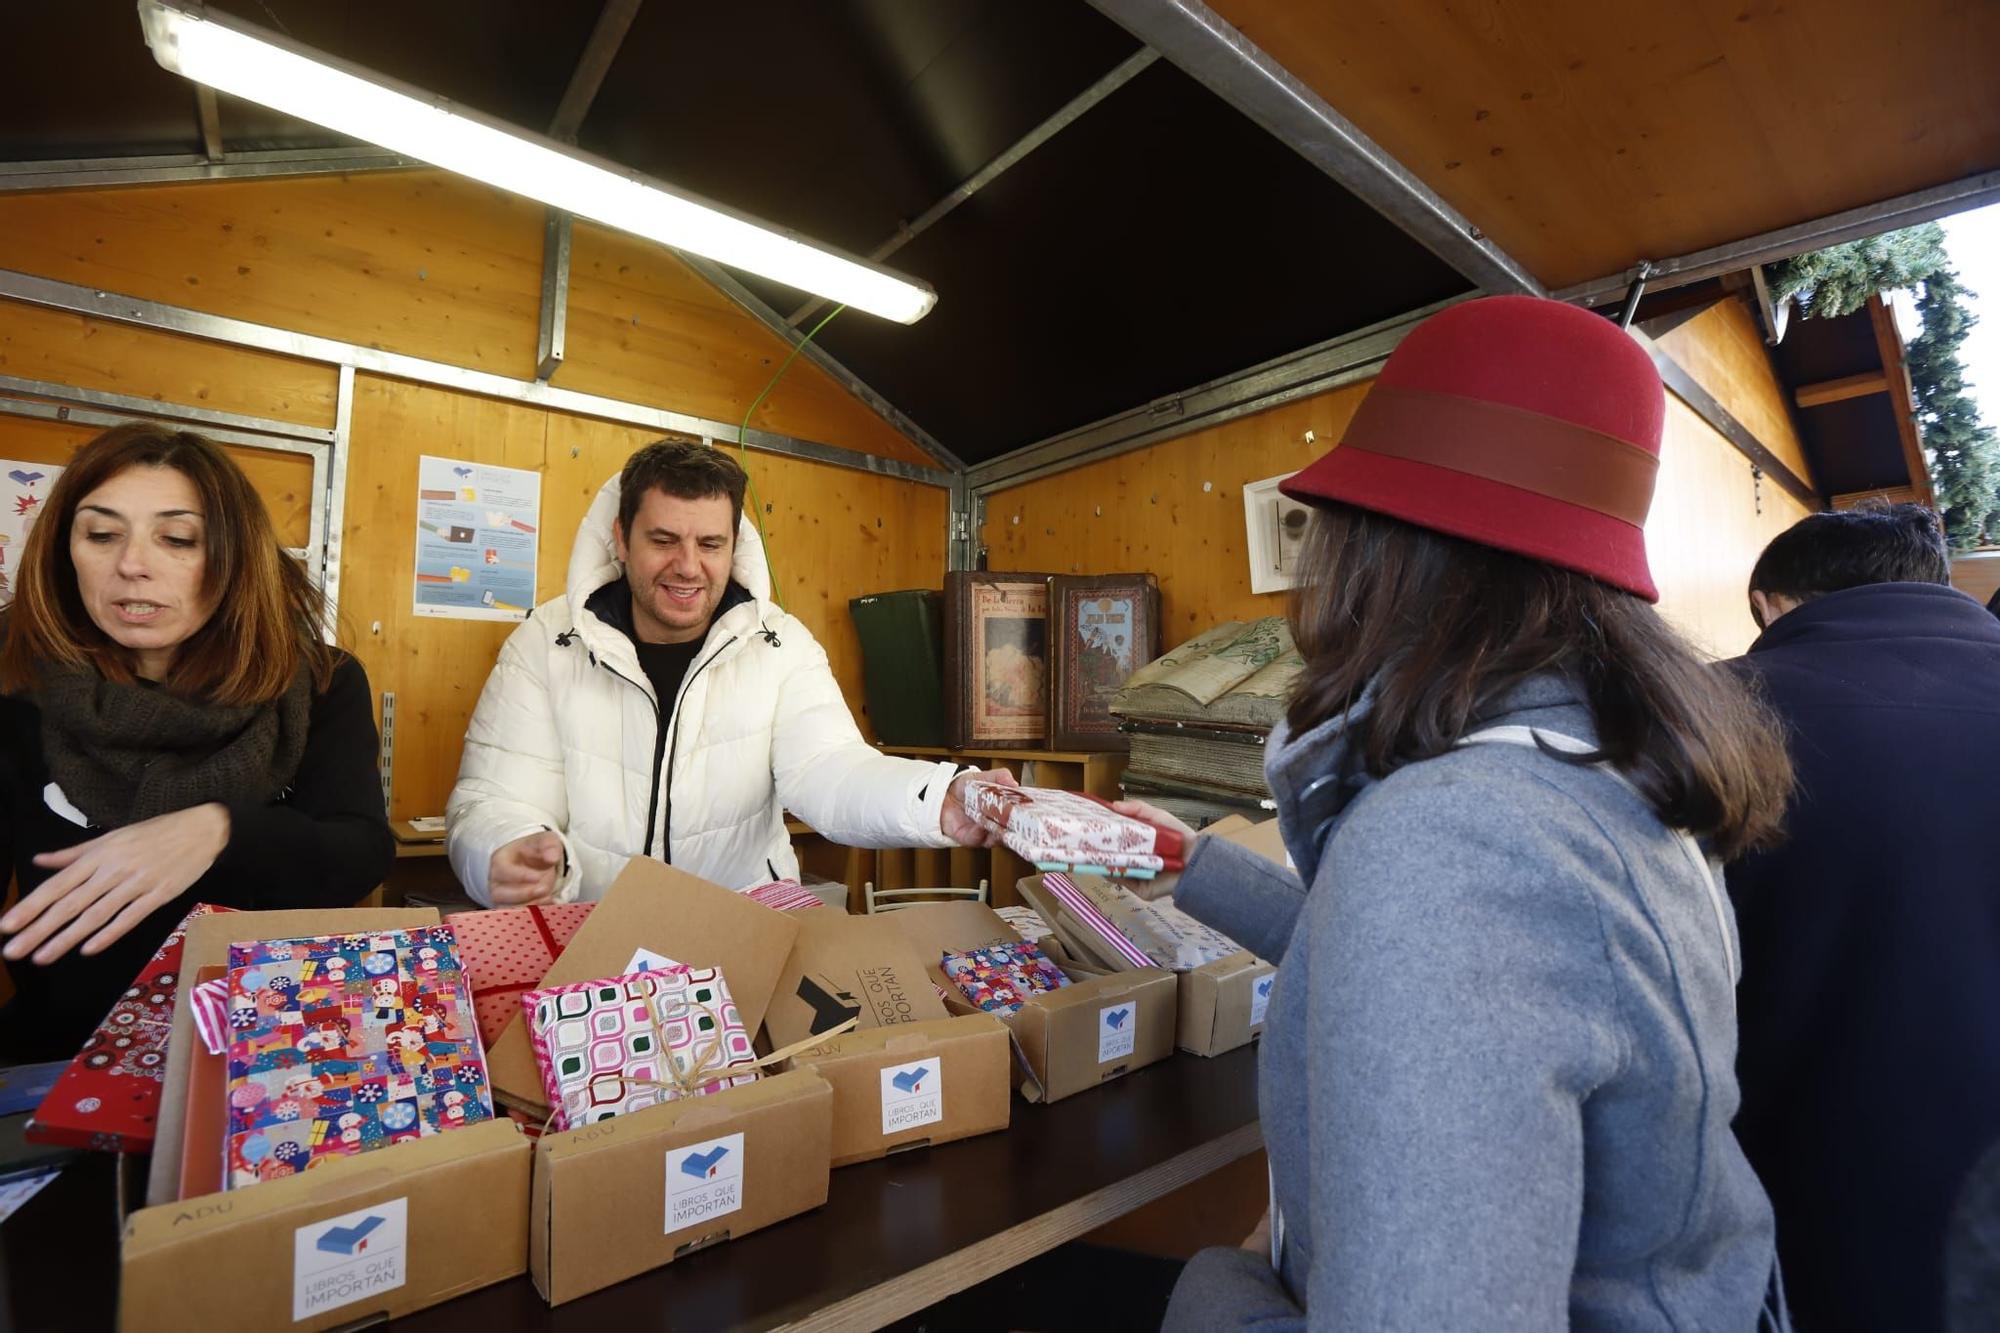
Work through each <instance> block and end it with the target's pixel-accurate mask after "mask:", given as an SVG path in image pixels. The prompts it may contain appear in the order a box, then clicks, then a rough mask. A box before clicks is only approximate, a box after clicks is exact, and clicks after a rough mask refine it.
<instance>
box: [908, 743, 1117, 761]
mask: <svg viewBox="0 0 2000 1333" xmlns="http://www.w3.org/2000/svg"><path fill="white" fill-rule="evenodd" d="M882 753H883V754H894V755H907V756H909V757H911V758H919V759H924V758H933V757H935V758H939V759H1021V760H1029V759H1040V760H1043V761H1045V762H1048V763H1056V764H1090V763H1097V762H1100V761H1103V760H1110V759H1119V760H1123V759H1125V758H1126V757H1127V756H1126V752H1125V751H1123V750H1010V749H1007V748H1006V747H1004V746H998V745H984V746H981V745H973V746H967V747H965V748H963V749H953V748H952V747H950V746H944V745H885V746H883V747H882Z"/></svg>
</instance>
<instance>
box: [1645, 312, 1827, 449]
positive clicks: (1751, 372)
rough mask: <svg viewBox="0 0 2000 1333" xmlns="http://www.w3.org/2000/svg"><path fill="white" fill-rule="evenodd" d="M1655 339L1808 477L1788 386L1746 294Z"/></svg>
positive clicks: (1734, 414) (1699, 381)
mask: <svg viewBox="0 0 2000 1333" xmlns="http://www.w3.org/2000/svg"><path fill="white" fill-rule="evenodd" d="M1659 343H1660V349H1661V350H1662V351H1664V352H1665V353H1666V354H1667V355H1668V356H1670V357H1672V358H1673V359H1674V360H1675V361H1678V362H1679V363H1680V364H1681V367H1682V368H1683V369H1684V370H1686V371H1687V373H1688V374H1689V375H1690V376H1692V377H1693V378H1694V382H1695V383H1697V384H1699V385H1701V386H1702V387H1703V388H1704V389H1707V390H1708V391H1709V393H1711V394H1713V395H1714V396H1715V400H1716V401H1717V402H1719V403H1721V404H1722V405H1723V406H1724V407H1725V408H1727V409H1729V415H1731V416H1733V417H1735V418H1736V419H1737V420H1738V421H1740V422H1742V423H1743V424H1744V425H1745V426H1748V427H1749V428H1750V433H1751V434H1752V435H1755V436H1756V437H1757V438H1758V439H1760V440H1762V441H1763V442H1764V447H1765V448H1767V449H1769V450H1770V451H1771V453H1772V454H1773V455H1775V456H1776V457H1777V458H1778V459H1779V460H1780V461H1781V462H1783V463H1784V465H1785V466H1786V467H1788V468H1790V469H1791V470H1792V471H1794V472H1796V473H1798V475H1799V476H1800V477H1801V478H1803V479H1805V480H1807V481H1810V480H1811V479H1812V464H1811V463H1810V462H1808V461H1807V460H1806V448H1805V442H1804V441H1802V440H1801V439H1800V438H1799V430H1798V419H1797V417H1796V416H1795V415H1794V414H1793V412H1792V407H1791V391H1790V390H1788V389H1787V388H1785V386H1784V385H1783V384H1782V383H1780V382H1779V380H1778V372H1777V370H1776V369H1775V368H1774V367H1773V366H1772V365H1771V355H1770V352H1769V351H1768V350H1767V349H1766V347H1765V345H1764V330H1763V328H1762V327H1761V326H1760V324H1759V323H1758V319H1757V314H1756V312H1755V311H1753V310H1752V309H1751V308H1750V303H1749V302H1748V301H1747V300H1745V299H1744V298H1743V297H1741V296H1728V297H1724V298H1723V299H1722V300H1721V301H1718V302H1717V303H1716V304H1714V305H1712V306H1710V307H1709V308H1708V309H1706V310H1704V311H1702V312H1701V313H1700V314H1699V315H1696V316H1695V317H1694V318H1693V319H1691V320H1689V321H1687V323H1685V324H1682V325H1681V326H1680V327H1679V328H1676V329H1674V330H1672V331H1671V332H1669V333H1667V334H1665V335H1663V336H1662V337H1661V338H1660V340H1659Z"/></svg>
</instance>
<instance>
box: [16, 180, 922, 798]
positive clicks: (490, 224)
mask: <svg viewBox="0 0 2000 1333" xmlns="http://www.w3.org/2000/svg"><path fill="white" fill-rule="evenodd" d="M541 234H542V222H541V213H540V210H539V209H538V208H533V207H530V206H529V205H527V204H524V203H522V202H521V201H519V200H515V199H512V198H510V197H509V196H506V195H502V194H498V193H496V192H493V191H490V190H487V189H485V188H483V187H480V186H476V185H472V184H469V183H466V182H461V181H455V180H452V179H451V178H449V177H444V176H441V175H438V174H436V173H429V172H411V173H396V174H381V175H370V176H357V177H351V178H331V179H323V180H298V181H282V182H261V183H238V182H230V183H216V184H209V185H196V186H173V187H153V188H144V189H129V190H115V191H75V192H63V193H57V194H48V195H19V196H10V197H7V198H5V199H0V238H4V239H0V267H6V268H14V269H19V270H22V271H26V272H31V273H37V274H42V275H45V276H49V277H54V278H60V279H63V280H65V281H70V282H77V283H84V284H88V285H91V286H95V287H101V288H105V289H107V290H112V291H118V292H122V293H125V294H129V295H134V296H140V297H147V298H151V299H156V300H162V301H168V302H172V303H174V304H177V305H184V306H190V307H193V308H196V309H201V310H205V311H209V312H211V313H215V314H221V315H228V316H233V317H236V318H241V319H249V320H255V321H257V322H260V323H267V324H273V325H277V326H280V327H285V328H292V329H297V330H300V331H303V332H310V333H317V334H321V335H324V336H327V337H333V338H338V339H341V340H343V341H349V342H355V343H360V344H364V345H376V346H380V347H384V348H387V349H390V350H394V351H399V352H406V353H409V354H412V355H417V356H424V357H428V358H431V359H434V360H439V361H444V362H448V363H451V364H456V365H464V366H471V367H476V368H479V369H485V370H492V371H495V372H498V373H503V374H508V375H512V376H516V377H523V376H526V375H528V374H530V373H531V363H532V360H533V356H534V350H535V336H536V313H537V304H538V301H539V293H540V271H541V270H540V264H541ZM573 264H574V272H573V278H572V287H571V300H572V305H571V311H570V318H569V326H568V334H567V342H568V346H567V351H568V359H567V361H566V363H565V365H564V366H563V368H562V370H561V371H560V372H558V375H557V378H556V383H558V384H560V385H564V386H567V387H571V388H575V389H578V390H582V391H586V392H593V393H602V394H607V395H612V396H616V397H620V398H625V399H629V400H632V401H637V402H644V403H650V404H655V405H658V406H662V407H667V408H672V409H675V410H679V411H684V412H689V413H693V414H697V415H703V416H708V417H711V418H714V419H717V420H723V421H734V420H740V419H741V417H742V414H743V412H744V410H745V409H746V408H747V407H748V405H749V403H750V402H751V400H752V399H753V398H754V397H755V396H756V394H757V392H758V391H759V390H761V389H762V388H763V386H764V384H765V383H766V381H768V379H769V378H770V375H771V373H772V371H773V370H774V369H775V368H776V366H777V364H778V362H779V361H781V360H782V359H783V357H784V355H785V353H786V348H785V347H784V345H783V344H782V343H781V342H780V341H779V340H778V339H777V338H775V337H774V336H772V335H771V334H769V333H768V332H766V331H765V330H764V329H763V328H762V327H761V326H759V325H757V324H756V323H755V322H754V321H753V320H752V319H751V318H750V317H749V316H747V315H744V314H742V313H740V312H738V311H737V310H736V308H735V307H734V306H733V305H731V304H730V303H729V302H728V301H727V300H726V298H724V297H722V296H721V295H720V294H719V293H717V292H715V291H714V290H713V289H711V288H709V287H708V286H707V285H706V284H704V283H702V282H701V281H700V280H699V279H697V278H696V277H694V275H693V274H691V273H690V272H689V271H688V270H687V269H686V268H685V267H684V266H683V265H681V264H680V263H679V261H678V260H676V259H674V258H673V257H672V256H671V255H668V254H667V253H665V252H664V251H657V250H654V249H653V248H651V247H648V246H645V245H644V244H642V243H640V242H636V241H632V240H629V239H628V238H624V237H619V236H614V235H611V234H609V233H605V232H601V231H597V230H595V229H593V228H589V227H585V226H581V225H580V226H578V228H577V231H576V238H575V243H574V249H573ZM847 317H848V316H843V318H847ZM854 317H855V318H863V316H854ZM0 371H4V373H8V374H14V375H20V376H24V377H28V378H34V379H41V380H52V381H55V382H59V383H67V384H73V385H82V386H87V387H94V388H106V389H114V390H116V391H118V392H121V393H127V394H133V395H137V396H141V397H152V398H159V399H166V400H171V401H175V402H184V403H195V404H205V405H208V406H212V407H217V408H225V409H227V410H231V411H237V412H248V413H252V414H255V415H262V416H269V417H276V418H279V419H284V420H291V421H298V422H302V423H307V424H315V425H328V424H331V422H332V418H333V389H334V383H335V373H334V371H333V370H332V369H330V368H328V367H324V366H320V365H316V364H313V363H305V362H297V361H293V360H291V359H289V358H284V357H275V356H268V355H265V354H262V353H253V352H242V351H237V350H235V349H230V348H221V347H217V346H215V345H213V344H208V343H203V342H200V341H198V340H194V339H187V338H182V337H178V336H174V335H169V334H162V333H157V332H153V331H150V330H142V329H128V328H122V327H118V326H114V325H109V324H105V323H103V322H101V321H97V320H91V319H84V318H80V317H76V316H69V315H62V314H56V313H52V312H47V311H42V310H37V309H34V308H32V307H28V306H25V305H21V304H17V303H13V302H6V301H0ZM752 424H753V425H758V426H763V427H765V428H767V429H771V430H775V431H780V432H784V433H787V434H794V435H798V436H801V437H804V438H809V439H815V440H819V441H822V442H825V443H828V444H837V445H843V446H845V447H848V448H852V449H857V450H861V451H864V452H869V453H874V454H878V455H883V456H889V457H897V458H902V459H905V460H908V461H915V462H925V461H928V460H927V459H925V458H924V456H923V455H922V454H921V453H920V452H919V451H918V450H917V449H916V448H915V446H913V445H911V444H910V443H909V442H908V441H907V440H905V439H904V438H903V437H902V436H901V435H899V434H898V433H896V432H895V431H894V430H893V429H892V428H891V427H890V426H889V425H888V423H886V422H885V421H883V420H882V419H881V418H880V417H878V416H876V415H875V414H874V413H873V412H872V411H870V410H869V409H868V408H866V407H865V406H864V405H862V404H861V403H859V402H858V401H857V400H855V399H854V398H852V397H851V396H849V395H848V394H847V393H846V392H845V390H843V389H841V388H840V387H839V386H838V385H837V384H836V383H835V382H834V381H832V380H831V379H830V378H829V377H828V376H826V375H825V374H823V373H822V372H820V371H819V370H818V369H817V368H815V367H814V366H812V365H811V364H810V363H807V362H803V361H801V362H795V363H794V364H793V366H792V368H791V370H790V372H789V373H788V374H787V376H786V378H785V380H784V381H783V382H782V383H781V384H780V385H779V386H778V388H777V390H776V391H775V392H774V393H773V394H772V395H771V397H770V398H769V399H767V400H766V403H765V405H764V406H763V407H762V408H760V409H759V412H758V415H757V417H756V419H755V420H754V421H753V423H752ZM89 433H90V432H88V431H83V430H78V429H76V428H73V427H67V426H58V425H47V426H45V425H43V423H37V422H25V421H22V420H20V419H18V418H9V417H0V456H14V457H25V458H35V459H44V460H47V461H51V462H59V461H61V459H62V458H63V457H66V456H67V453H68V452H69V451H70V450H72V449H73V448H74V447H75V445H76V444H77V443H80V442H81V441H82V440H83V439H85V438H88V435H89ZM650 438H652V435H651V433H650V432H647V431H644V430H639V429H635V428H629V427H623V426H617V425H612V424H609V423H605V422H600V421H593V420H587V419H582V418H578V417H574V416H571V415H568V414H564V413H559V412H551V411H546V410H544V409H540V408H535V407H529V406H526V405H523V404H518V403H507V402H501V401H497V400H492V399H485V398H478V397H474V396H471V395H467V394H461V393H456V392H451V391H446V390H442V389H435V388H429V387H425V386H422V385H416V384H410V383H406V382H403V381H398V380H393V379H388V378H385V377H381V376H375V375H369V374H363V375H359V376H357V378H356V386H355V413H354V436H353V439H354V446H353V447H354V453H353V461H352V463H351V465H350V470H349V475H348V494H347V522H346V528H345V534H344V537H345V540H344V550H345V558H344V561H343V566H342V595H341V613H342V621H343V627H344V631H345V632H344V636H343V641H344V642H345V643H346V644H347V645H348V646H350V647H351V648H353V650H354V651H355V652H356V654H357V655H358V656H359V657H360V658H361V660H362V662H363V664H364V665H365V666H366V667H367V668H368V672H369V677H370V679H371V681H372V683H373V685H374V687H375V689H376V690H377V691H378V692H379V691H383V690H394V691H395V692H396V695H397V707H398V736H397V755H396V783H395V794H394V799H393V802H392V811H391V813H392V815H393V816H394V817H397V818H405V817H408V816H411V815H418V814H429V813H437V812H439V811H441V810H442V809H443V808H444V800H445V796H446V794H447V792H448V791H449V789H450V784H451V780H452V778H453V776H454V775H455V774H456V772H457V767H458V752H459V746H460V743H461V739H462V737H463V734H464V730H465V723H466V720H467V718H468V717H469V716H470V713H471V709H472V705H473V703H474V702H475V701H476V700H477V698H478V693H479V689H480V687H481V685H482V684H483V683H484V680H485V676H486V673H487V670H488V669H489V667H490V665H491V663H492V660H493V657H494V654H495V653H496V652H497V651H498V648H499V645H500V643H501V642H502V641H503V640H504V638H505V637H506V634H507V633H508V631H509V629H510V628H511V627H510V626H508V625H505V624H489V623H485V622H478V621H458V620H432V619H422V620H419V619H418V618H416V617H414V616H413V615H412V614H411V609H410V600H411V593H410V578H411V566H412V564H413V560H414V537H413V535H412V534H413V524H414V522H415V505H416V473H417V456H418V455H419V454H422V453H432V454H444V455H448V456H451V457H459V458H468V459H473V460H476V461H481V462H494V463H502V464H506V465H508V466H514V467H528V468H535V469H539V470H541V471H542V473H543V483H542V485H543V531H544V534H545V537H544V540H543V542H542V544H541V550H540V558H539V568H538V579H539V582H538V595H539V596H540V597H541V598H543V599H547V598H549V597H552V596H555V595H557V594H559V593H560V592H561V591H562V588H563V579H564V572H565V570H566V567H567V564H568V558H569V547H570V543H571V540H572V538H573V536H574V534H575V530H576V526H577V523H578V521H579V520H580V519H581V517H582V515H583V512H584V509H585V508H586V506H587V505H588V503H589V500H590V498H591V497H592V496H593V495H595V493H596V491H597V489H598V487H599V485H600V484H601V483H602V482H603V481H604V479H605V478H606V477H608V476H609V475H611V474H612V473H614V472H615V471H617V469H618V467H619V465H620V464H622V462H623V461H624V459H625V457H626V456H627V455H628V454H629V453H630V452H631V450H632V449H633V448H635V447H637V446H638V445H640V444H642V443H645V442H646V441H647V440H648V439H650ZM288 461H289V460H288ZM298 465H299V466H304V467H305V469H306V471H305V473H304V477H303V481H300V480H298V479H297V478H285V477H281V476H278V475H276V474H271V475H268V476H267V475H266V474H264V473H262V472H260V473H258V475H257V480H258V481H259V484H260V490H261V491H262V493H263V494H264V495H265V497H266V499H267V502H270V503H272V504H273V507H274V511H275V512H278V513H279V515H280V517H281V518H283V519H284V522H285V523H286V524H287V529H286V530H287V531H288V532H292V533H293V535H292V536H290V537H289V538H288V540H292V541H295V542H301V543H302V542H303V541H304V532H305V528H304V519H305V515H306V513H307V510H306V509H305V508H304V503H303V502H304V498H305V497H306V495H307V494H308V493H309V490H310V465H309V464H304V463H300V464H298ZM748 465H749V468H750V471H751V476H752V479H753V482H754V483H755V485H756V486H757V489H758V492H759V495H760V498H761V499H762V500H763V502H764V504H765V506H766V512H765V513H764V515H763V522H764V525H765V528H766V530H767V532H768V533H769V535H770V537H771V540H772V546H773V562H774V566H775V569H776V572H777V575H778V578H779V581H780V582H779V587H780V594H781V596H782V598H783V600H784V603H785V605H786V607H787V609H788V610H791V611H793V612H794V613H795V614H797V615H798V616H799V617H800V619H801V620H803V621H804V622H805V624H806V625H807V627H808V628H809V629H811V631H812V632H813V633H814V634H815V635H816V636H817V637H818V638H819V639H820V641H821V642H822V643H823V644H825V646H826V649H827V654H828V657H829V659H830V660H831V662H832V665H833V669H834V672H835V674H836V676H838V678H839V679H840V681H841V685H842V688H843V689H844V690H845V692H846V693H847V696H848V698H849V699H850V700H851V701H853V703H854V707H855V712H856V714H857V717H858V718H859V719H860V720H861V721H862V725H863V727H864V729H865V728H866V725H867V723H866V718H865V716H863V715H862V708H861V702H860V701H861V689H860V649H859V644H858V642H857V641H856V639H855V637H854V631H853V626H852V622H851V620H850V619H849V617H848V614H847V607H846V601H847V599H848V598H850V597H853V596H857V595H860V594H862V593H866V592H878V591H883V590H885V589H890V588H902V587H935V586H938V584H939V581H940V579H941V577H942V571H943V569H944V564H945V525H946V518H947V510H948V496H947V495H946V493H945V492H944V491H943V490H941V489H939V488H936V487H929V486H921V485H917V484H914V483H909V482H903V481H899V480H896V479H894V478H887V477H880V476H875V475H873V474H867V473H861V472H855V471H850V470H847V469H842V468H835V467H829V466H826V465H823V464H816V463H807V462H801V461H796V460H792V459H788V458H782V457H778V456H774V455H771V454H763V453H752V454H751V455H750V456H749V463H748ZM295 501H296V503H295Z"/></svg>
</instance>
